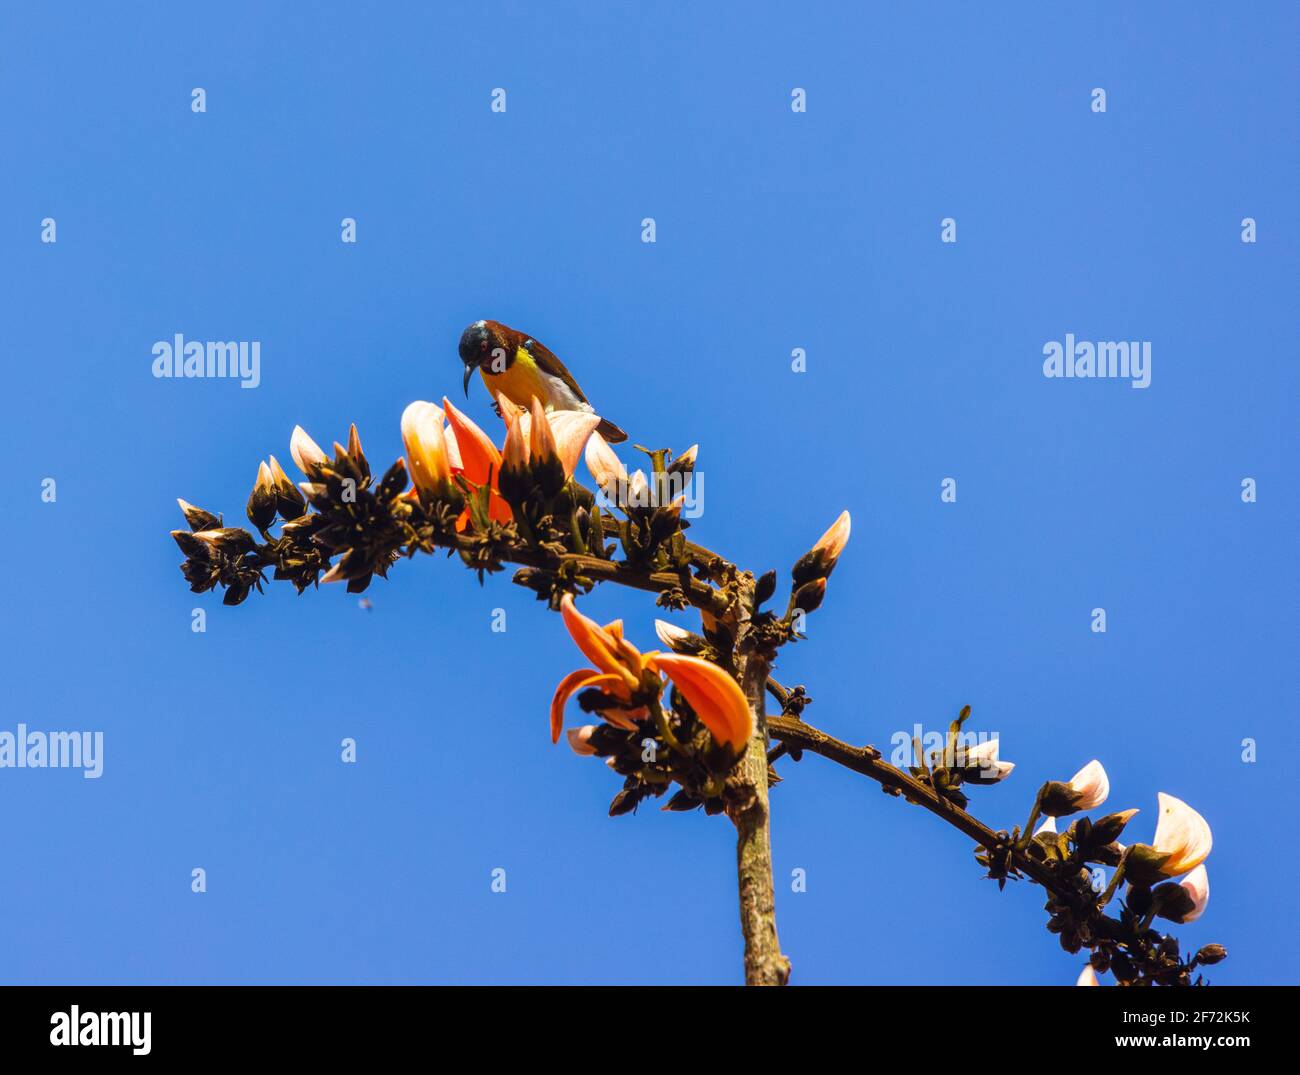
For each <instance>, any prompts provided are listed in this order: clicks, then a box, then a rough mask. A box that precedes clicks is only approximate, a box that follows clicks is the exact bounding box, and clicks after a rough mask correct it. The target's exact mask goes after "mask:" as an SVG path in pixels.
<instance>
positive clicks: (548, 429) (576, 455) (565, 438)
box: [497, 396, 600, 478]
mask: <svg viewBox="0 0 1300 1075" xmlns="http://www.w3.org/2000/svg"><path fill="white" fill-rule="evenodd" d="M497 400H498V405H499V406H500V407H501V417H502V418H503V419H504V420H505V423H506V443H505V447H504V448H503V449H502V453H503V455H504V456H505V462H506V465H507V466H510V467H512V468H515V469H522V468H523V467H524V466H526V465H527V464H528V463H529V461H530V460H531V461H534V462H537V461H541V460H543V459H549V458H551V457H552V456H558V457H559V460H560V464H561V465H562V466H563V467H564V476H565V477H566V478H572V477H573V470H574V468H575V467H576V466H577V465H578V460H579V459H581V458H582V453H583V450H584V449H585V448H586V447H587V441H588V440H589V439H590V438H591V435H592V433H593V432H594V431H595V429H596V427H597V426H598V425H600V415H598V414H592V413H590V412H589V411H550V412H549V413H548V412H546V411H544V410H543V409H542V406H541V404H540V403H539V402H538V401H537V399H536V397H534V399H533V401H532V406H531V407H530V409H529V410H527V411H525V410H522V409H520V408H519V407H516V406H515V405H514V404H513V403H510V401H509V400H507V399H506V398H505V397H504V396H498V397H497Z"/></svg>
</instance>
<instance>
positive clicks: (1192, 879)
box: [1178, 866, 1210, 922]
mask: <svg viewBox="0 0 1300 1075" xmlns="http://www.w3.org/2000/svg"><path fill="white" fill-rule="evenodd" d="M1178 883H1179V885H1180V886H1182V889H1183V891H1184V892H1186V893H1187V894H1188V895H1189V896H1190V897H1191V898H1192V903H1193V904H1194V906H1193V907H1192V909H1191V911H1189V912H1188V913H1187V914H1185V915H1183V921H1184V922H1195V921H1196V920H1197V919H1198V918H1200V917H1201V915H1203V914H1204V913H1205V905H1206V904H1207V903H1209V902H1210V875H1209V874H1208V873H1207V872H1206V870H1205V867H1204V866H1197V867H1196V869H1194V870H1193V871H1192V872H1191V873H1189V874H1188V875H1187V876H1186V877H1184V878H1183V879H1182V880H1181V881H1179V882H1178Z"/></svg>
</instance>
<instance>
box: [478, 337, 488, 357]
mask: <svg viewBox="0 0 1300 1075" xmlns="http://www.w3.org/2000/svg"><path fill="white" fill-rule="evenodd" d="M487 345H488V342H487V340H484V341H483V342H482V343H480V344H479V345H478V353H479V354H484V353H486V351H487Z"/></svg>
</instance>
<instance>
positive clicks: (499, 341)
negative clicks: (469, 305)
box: [460, 321, 507, 396]
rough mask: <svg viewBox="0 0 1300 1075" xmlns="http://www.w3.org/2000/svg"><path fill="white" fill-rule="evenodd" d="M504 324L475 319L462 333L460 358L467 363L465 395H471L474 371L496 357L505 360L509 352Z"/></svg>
mask: <svg viewBox="0 0 1300 1075" xmlns="http://www.w3.org/2000/svg"><path fill="white" fill-rule="evenodd" d="M504 328H505V326H504V325H499V324H497V322H495V321H475V322H474V324H472V325H470V326H469V328H467V329H466V330H465V331H464V332H462V333H461V334H460V360H461V361H462V362H463V363H464V364H465V395H467V396H468V395H469V379H470V377H472V376H473V375H474V371H475V370H476V369H479V368H481V367H483V366H490V365H491V363H492V361H493V359H494V358H499V360H502V361H503V360H504V359H505V356H506V354H507V352H506V341H505V338H504V335H503V332H502V330H503V329H504Z"/></svg>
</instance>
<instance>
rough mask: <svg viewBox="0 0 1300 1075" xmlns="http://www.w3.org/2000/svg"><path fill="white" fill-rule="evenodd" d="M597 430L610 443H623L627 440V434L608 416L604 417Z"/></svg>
mask: <svg viewBox="0 0 1300 1075" xmlns="http://www.w3.org/2000/svg"><path fill="white" fill-rule="evenodd" d="M596 432H597V433H599V434H600V435H601V436H602V437H604V438H605V439H606V440H607V441H609V443H610V444H621V443H622V442H623V441H625V440H627V434H626V433H624V432H623V431H622V430H621V429H619V428H618V426H616V425H615V424H614V423H613V422H611V421H610V420H609V419H608V418H602V419H601V420H600V425H598V426H597V427H596Z"/></svg>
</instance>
